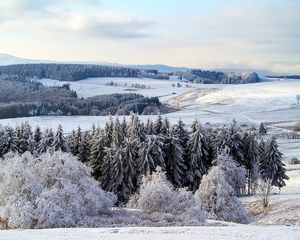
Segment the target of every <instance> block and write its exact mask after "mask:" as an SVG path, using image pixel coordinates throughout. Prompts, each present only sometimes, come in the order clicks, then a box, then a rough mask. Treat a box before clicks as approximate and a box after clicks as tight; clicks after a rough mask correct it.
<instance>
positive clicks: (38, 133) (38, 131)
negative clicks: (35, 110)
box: [33, 126, 42, 146]
mask: <svg viewBox="0 0 300 240" xmlns="http://www.w3.org/2000/svg"><path fill="white" fill-rule="evenodd" d="M41 139H42V132H41V128H40V127H39V126H37V127H36V128H35V130H34V134H33V140H34V141H35V142H36V145H37V146H38V145H39V143H40V141H41Z"/></svg>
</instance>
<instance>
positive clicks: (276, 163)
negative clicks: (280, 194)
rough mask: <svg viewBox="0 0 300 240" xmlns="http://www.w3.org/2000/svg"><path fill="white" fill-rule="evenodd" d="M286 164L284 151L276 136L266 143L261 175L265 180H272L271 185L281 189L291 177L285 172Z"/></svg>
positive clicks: (261, 163)
mask: <svg viewBox="0 0 300 240" xmlns="http://www.w3.org/2000/svg"><path fill="white" fill-rule="evenodd" d="M285 172H286V170H285V164H284V163H283V162H282V153H281V152H280V151H279V150H278V145H277V142H276V140H275V138H274V137H272V138H271V140H269V141H268V142H267V144H266V147H265V151H264V156H263V158H262V161H261V162H260V175H261V177H262V178H263V179H264V180H270V182H271V185H272V186H275V187H278V188H279V189H280V188H282V187H283V186H285V185H286V184H285V181H284V180H288V179H289V177H288V176H287V175H286V174H285Z"/></svg>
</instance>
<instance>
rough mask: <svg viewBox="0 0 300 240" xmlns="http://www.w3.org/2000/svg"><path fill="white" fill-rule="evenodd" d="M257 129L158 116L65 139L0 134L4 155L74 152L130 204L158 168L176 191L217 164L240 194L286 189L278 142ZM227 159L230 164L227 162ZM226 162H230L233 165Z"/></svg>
mask: <svg viewBox="0 0 300 240" xmlns="http://www.w3.org/2000/svg"><path fill="white" fill-rule="evenodd" d="M264 138H265V137H262V136H261V134H260V133H259V132H258V131H257V130H255V129H250V130H242V129H240V128H239V126H238V124H237V123H236V122H233V123H232V124H231V125H230V126H228V127H222V128H216V129H212V128H205V127H203V126H202V125H201V124H200V123H198V122H197V121H195V122H194V123H193V124H192V126H191V130H190V131H188V130H187V129H186V126H185V124H184V123H183V122H182V121H181V120H180V121H178V123H177V124H175V125H173V126H172V125H171V124H170V123H169V121H168V119H167V118H165V119H163V118H162V117H161V116H160V115H159V116H158V117H157V119H156V120H155V121H151V120H148V121H147V122H146V123H142V122H141V121H140V120H139V117H138V115H136V114H132V115H131V120H130V121H129V122H126V121H125V119H124V120H122V121H120V120H119V119H118V118H115V119H113V118H110V120H109V121H108V122H107V123H106V125H105V127H104V128H100V127H95V126H93V128H92V130H91V131H82V130H81V129H80V128H78V129H77V130H73V131H72V133H71V134H70V135H68V136H65V135H64V133H63V129H62V127H61V126H59V127H58V129H57V130H56V131H55V132H54V131H53V130H52V129H46V130H45V131H44V132H41V129H40V128H39V127H37V128H36V129H34V130H32V128H31V126H30V125H29V124H28V123H23V124H21V125H20V126H18V127H16V128H12V127H4V128H2V129H1V130H0V157H3V156H4V155H6V154H7V153H9V152H17V153H20V154H22V153H24V152H26V151H29V152H31V153H32V154H34V155H40V154H43V153H45V152H47V151H50V152H51V151H53V152H54V151H62V152H70V153H72V154H73V155H75V156H77V157H78V159H79V160H80V161H81V162H83V163H85V164H88V165H89V166H91V167H92V169H93V176H94V178H95V179H96V180H98V181H99V183H100V186H101V187H102V188H103V189H104V190H106V191H109V192H114V193H115V194H116V195H117V196H118V200H119V202H126V201H128V199H129V198H130V196H132V194H134V193H135V192H136V191H137V190H138V189H139V187H140V185H141V178H142V176H144V175H147V174H151V173H153V172H154V171H155V169H156V168H157V167H160V168H161V169H163V170H164V171H165V172H166V176H167V179H168V180H169V181H170V182H171V183H172V185H173V186H174V187H175V188H181V187H187V188H188V189H189V190H191V191H196V190H197V189H198V187H199V184H200V182H201V180H202V177H203V176H204V175H206V174H207V173H208V171H209V169H210V168H212V167H213V166H219V167H220V168H221V169H222V171H224V172H225V173H226V176H227V178H228V179H227V181H228V182H229V183H230V185H231V186H232V188H233V190H234V192H235V194H236V195H245V194H253V193H255V189H256V184H257V181H258V179H260V178H262V179H265V180H269V181H270V182H271V185H272V186H275V187H279V188H282V187H283V186H285V180H287V179H288V177H287V175H286V174H285V172H286V170H285V165H284V163H283V162H282V161H281V160H282V153H281V152H280V151H279V150H278V145H277V142H276V139H275V138H270V139H267V140H266V139H264ZM226 159H227V160H226ZM228 159H231V160H232V161H231V160H230V161H229V160H228Z"/></svg>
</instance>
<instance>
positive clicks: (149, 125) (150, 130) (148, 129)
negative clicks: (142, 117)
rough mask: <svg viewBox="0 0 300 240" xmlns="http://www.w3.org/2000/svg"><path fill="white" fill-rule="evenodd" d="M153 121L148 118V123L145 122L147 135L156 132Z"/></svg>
mask: <svg viewBox="0 0 300 240" xmlns="http://www.w3.org/2000/svg"><path fill="white" fill-rule="evenodd" d="M153 129H154V125H153V122H152V121H151V120H150V119H149V118H148V120H147V123H146V124H145V127H144V130H145V134H146V135H152V134H153V133H154V130H153Z"/></svg>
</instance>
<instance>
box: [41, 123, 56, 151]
mask: <svg viewBox="0 0 300 240" xmlns="http://www.w3.org/2000/svg"><path fill="white" fill-rule="evenodd" d="M53 141H54V135H53V131H52V129H51V128H50V129H46V130H45V131H44V132H43V135H42V139H41V140H40V143H39V145H38V147H37V153H38V154H42V153H45V152H47V151H48V150H49V149H50V148H51V146H52V143H53Z"/></svg>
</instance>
